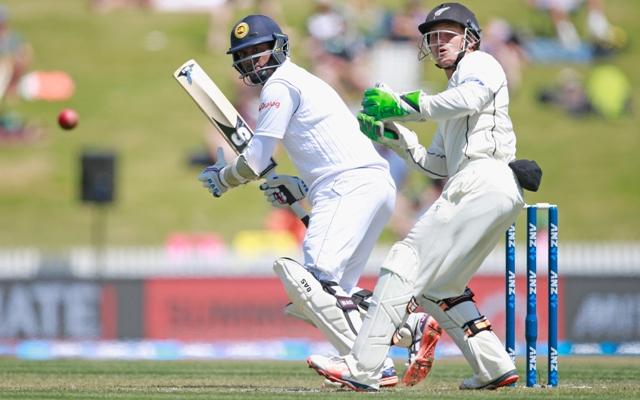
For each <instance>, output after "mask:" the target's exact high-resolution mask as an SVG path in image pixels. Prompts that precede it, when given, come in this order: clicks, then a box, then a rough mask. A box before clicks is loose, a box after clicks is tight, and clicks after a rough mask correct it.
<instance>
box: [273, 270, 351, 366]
mask: <svg viewBox="0 0 640 400" xmlns="http://www.w3.org/2000/svg"><path fill="white" fill-rule="evenodd" d="M273 270H274V271H275V273H276V275H278V277H279V278H280V280H281V281H282V284H283V285H284V288H285V291H286V292H287V295H288V296H289V300H290V301H291V302H292V303H293V304H294V306H295V307H296V309H297V310H299V311H301V312H302V315H304V316H305V317H306V318H307V319H308V320H309V321H311V322H312V323H313V324H314V325H315V326H316V327H318V329H320V331H321V332H322V333H323V334H324V335H325V337H326V338H327V340H328V341H329V342H330V343H331V344H332V345H333V346H334V347H335V348H336V349H337V350H338V352H339V353H340V355H345V354H348V353H349V351H350V350H351V347H353V342H354V341H355V338H356V335H357V333H358V331H359V330H360V327H361V325H362V320H361V319H360V311H358V307H357V306H356V305H355V304H354V303H353V300H352V299H351V297H349V296H348V295H345V296H340V295H335V296H334V295H332V294H330V293H328V292H326V291H325V290H324V288H323V286H322V284H321V283H320V282H319V281H318V280H317V279H316V278H315V277H314V276H313V275H312V274H311V273H310V272H309V271H307V269H306V268H304V267H303V266H302V265H301V264H299V263H298V262H296V261H294V260H292V259H290V258H279V259H277V260H276V261H275V262H274V263H273Z"/></svg>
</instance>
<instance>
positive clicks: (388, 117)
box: [307, 3, 541, 391]
mask: <svg viewBox="0 0 640 400" xmlns="http://www.w3.org/2000/svg"><path fill="white" fill-rule="evenodd" d="M418 29H419V31H420V32H421V33H422V35H423V39H422V46H421V48H420V53H419V56H420V58H421V59H424V58H426V57H429V58H430V59H431V60H433V62H434V63H435V65H436V67H438V68H440V69H442V71H443V72H444V73H445V74H446V76H447V78H448V86H447V89H446V90H444V91H443V92H441V93H438V94H430V93H426V92H424V91H421V90H417V91H414V92H408V93H395V92H393V91H392V90H391V89H390V88H388V87H386V86H384V85H379V86H377V87H375V88H371V89H367V90H366V91H365V92H364V96H363V99H362V107H363V111H362V113H360V114H359V115H358V120H359V122H360V129H361V130H362V132H363V133H364V134H365V135H366V136H368V137H369V138H370V139H372V140H374V141H376V142H379V143H382V144H383V145H386V146H388V147H390V148H391V149H393V150H395V151H396V152H397V153H398V154H400V155H401V156H402V157H404V158H405V160H406V162H408V163H409V164H411V165H413V166H414V167H416V168H417V169H418V170H420V171H422V172H424V173H425V174H427V175H428V176H431V177H434V178H448V182H447V184H446V186H445V187H444V190H443V192H442V195H441V196H440V197H439V198H438V200H437V201H436V202H435V203H434V204H433V205H432V206H431V207H430V208H429V209H428V210H427V211H426V212H425V213H424V214H423V215H421V216H420V217H419V219H418V221H417V222H416V224H415V225H414V227H413V228H412V229H411V231H410V232H409V233H408V235H407V236H406V237H405V238H404V239H403V240H401V241H399V242H397V243H395V244H394V245H393V247H392V248H391V250H390V252H389V254H388V256H387V258H386V260H385V261H384V263H383V264H382V268H381V272H380V278H379V280H378V282H377V285H376V287H375V290H374V294H373V298H372V300H371V306H370V307H369V310H368V313H367V316H366V317H365V321H364V323H363V326H362V329H361V330H360V332H359V334H358V337H357V339H356V341H355V344H354V347H353V349H352V350H351V352H350V353H349V354H347V355H346V356H343V357H340V358H327V357H324V356H319V355H312V356H311V357H309V359H308V360H307V362H308V364H309V366H310V367H312V368H314V369H316V370H317V371H318V372H319V373H320V374H322V375H324V376H326V377H327V378H329V379H331V380H333V381H335V382H342V383H344V384H345V385H346V386H348V387H349V388H352V389H354V390H360V391H375V390H377V389H378V388H379V386H378V382H377V377H378V376H379V375H380V366H381V365H382V362H383V360H384V358H385V356H386V354H387V351H388V349H389V341H390V338H391V337H392V336H393V334H394V331H395V330H396V329H397V327H398V326H400V325H401V324H402V323H403V321H404V319H406V316H404V315H403V314H402V313H400V312H398V311H399V310H403V309H405V308H406V305H407V304H408V303H410V302H411V301H412V300H415V301H417V303H418V304H419V305H421V306H422V307H423V308H424V309H425V310H426V311H427V312H429V313H430V314H431V315H433V317H434V318H435V319H436V320H437V321H438V322H439V324H440V325H441V326H442V328H444V329H445V330H446V331H447V333H448V334H449V335H450V336H451V337H452V338H453V340H454V341H455V343H456V344H457V346H458V347H459V348H460V350H461V351H462V354H463V355H464V357H465V358H466V360H467V362H468V363H469V365H470V367H471V370H472V372H473V374H472V375H471V376H470V377H469V378H467V379H464V380H463V381H462V383H461V384H460V389H495V388H498V387H502V386H506V385H509V384H512V383H515V382H516V381H517V380H518V375H517V373H516V368H515V366H514V364H513V362H512V361H511V359H510V357H509V355H508V354H507V352H506V351H505V348H504V346H503V345H502V343H501V342H500V339H498V337H497V336H496V334H495V333H494V332H493V330H492V327H491V322H490V321H489V320H488V319H487V318H486V317H485V316H484V315H483V314H482V313H481V312H480V310H478V308H477V307H476V304H475V302H474V299H473V298H474V294H473V292H472V291H471V289H469V288H468V287H467V285H468V283H469V280H470V279H471V277H472V276H473V274H474V273H475V272H476V271H477V270H478V268H479V267H480V265H481V263H482V261H483V260H484V259H485V258H486V257H487V255H488V254H489V253H490V252H491V250H493V248H494V247H495V246H496V244H497V242H498V240H499V238H500V237H501V236H502V235H503V234H504V232H505V230H506V229H507V228H508V227H509V226H510V225H511V224H512V223H513V222H514V221H515V219H516V217H517V216H518V213H519V212H520V210H521V209H522V208H523V206H524V199H523V192H522V188H523V187H524V188H526V189H529V190H537V187H538V185H539V183H540V178H541V170H540V169H539V168H538V166H537V164H535V162H532V161H527V160H519V161H516V162H514V160H515V156H516V137H515V134H514V131H513V127H512V124H511V119H510V117H509V114H508V106H509V92H508V90H507V81H506V78H505V73H504V71H503V69H502V67H501V66H500V64H499V63H498V62H497V61H496V60H495V59H494V58H493V57H492V56H491V55H489V54H487V53H485V52H483V51H480V50H479V45H480V26H479V24H478V21H477V19H476V16H475V15H474V14H473V12H472V11H471V10H469V9H468V8H467V7H465V6H464V5H462V4H460V3H444V4H441V5H439V6H437V7H435V8H434V9H433V10H431V12H430V13H429V14H428V16H427V18H426V20H425V21H424V22H423V23H422V24H420V25H419V26H418ZM424 120H434V121H436V122H437V123H438V126H437V130H436V132H435V136H434V137H433V140H432V142H431V145H430V146H429V147H428V148H425V147H423V146H422V145H421V144H420V143H419V142H418V139H417V137H416V134H415V133H414V132H413V131H411V130H409V129H407V128H405V127H404V126H402V125H400V124H397V123H395V122H393V121H424Z"/></svg>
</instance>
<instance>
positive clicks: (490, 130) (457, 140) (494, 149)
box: [420, 51, 516, 176]
mask: <svg viewBox="0 0 640 400" xmlns="http://www.w3.org/2000/svg"><path fill="white" fill-rule="evenodd" d="M420 109H421V111H422V112H421V114H422V115H423V116H425V117H427V118H429V119H433V120H436V121H438V129H437V131H436V134H435V136H434V138H433V141H432V143H431V146H430V147H429V149H428V153H429V158H431V159H430V160H429V166H430V169H431V170H432V171H433V172H434V173H435V174H436V175H440V176H453V175H454V174H455V173H456V172H458V171H459V170H460V169H462V168H463V167H464V166H465V165H466V164H467V163H468V162H469V161H472V160H477V159H483V158H493V159H497V160H502V161H504V162H506V163H508V162H510V161H512V160H513V159H514V158H515V153H516V136H515V133H514V132H513V126H512V124H511V118H510V117H509V91H508V89H507V78H506V76H505V73H504V70H503V69H502V66H500V64H499V63H498V61H497V60H496V59H495V58H493V56H491V55H489V54H487V53H485V52H482V51H474V52H471V53H469V54H466V55H465V56H464V57H463V58H462V60H461V61H460V63H459V64H458V67H457V69H456V70H455V72H454V73H453V75H452V76H451V79H449V85H448V87H447V90H445V91H444V92H442V93H439V94H436V95H433V96H429V95H423V96H421V97H420Z"/></svg>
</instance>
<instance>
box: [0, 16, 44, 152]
mask: <svg viewBox="0 0 640 400" xmlns="http://www.w3.org/2000/svg"><path fill="white" fill-rule="evenodd" d="M32 55H33V51H32V48H31V45H30V44H29V43H28V42H26V41H25V40H24V39H23V38H22V36H21V35H20V34H18V33H16V32H15V31H14V30H13V29H11V27H10V26H9V12H8V10H7V8H6V7H4V6H1V5H0V99H1V100H0V101H1V103H0V104H1V109H0V139H1V140H3V141H5V140H21V141H23V140H31V139H34V138H36V137H37V136H38V135H39V133H40V132H39V129H35V128H33V127H29V126H28V124H27V123H26V122H25V121H24V119H23V118H22V117H21V116H20V115H19V114H18V113H16V112H15V111H11V110H10V109H9V108H8V104H7V103H8V102H10V100H11V98H14V97H17V96H16V93H17V86H18V82H19V81H20V79H21V78H22V77H23V76H24V75H25V73H26V71H27V68H28V67H29V64H30V63H31V58H32Z"/></svg>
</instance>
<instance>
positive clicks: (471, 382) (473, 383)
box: [459, 369, 519, 390]
mask: <svg viewBox="0 0 640 400" xmlns="http://www.w3.org/2000/svg"><path fill="white" fill-rule="evenodd" d="M518 379H519V376H518V373H517V372H516V370H515V369H514V370H511V371H509V372H507V373H506V374H504V375H502V376H500V377H498V378H497V379H494V380H492V381H491V382H488V383H487V382H480V381H479V380H478V378H477V377H476V376H475V375H474V376H472V377H471V378H466V379H465V380H463V381H462V383H461V384H460V386H459V388H460V389H461V390H480V389H485V390H495V389H497V388H499V387H503V386H509V385H512V384H514V383H516V382H517V381H518Z"/></svg>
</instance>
